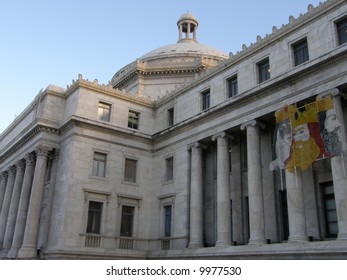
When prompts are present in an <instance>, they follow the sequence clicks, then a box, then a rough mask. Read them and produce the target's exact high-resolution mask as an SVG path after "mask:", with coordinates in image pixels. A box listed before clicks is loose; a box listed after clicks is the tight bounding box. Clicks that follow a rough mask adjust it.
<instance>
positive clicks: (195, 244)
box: [188, 242, 204, 249]
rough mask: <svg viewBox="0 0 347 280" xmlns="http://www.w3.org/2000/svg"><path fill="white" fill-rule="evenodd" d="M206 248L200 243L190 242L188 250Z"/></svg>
mask: <svg viewBox="0 0 347 280" xmlns="http://www.w3.org/2000/svg"><path fill="white" fill-rule="evenodd" d="M202 247H204V246H203V245H202V243H200V242H190V243H189V246H188V248H189V249H197V248H202Z"/></svg>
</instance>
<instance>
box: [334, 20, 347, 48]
mask: <svg viewBox="0 0 347 280" xmlns="http://www.w3.org/2000/svg"><path fill="white" fill-rule="evenodd" d="M336 29H337V37H338V41H339V45H342V44H344V43H346V42H347V18H344V19H342V20H340V21H338V22H336Z"/></svg>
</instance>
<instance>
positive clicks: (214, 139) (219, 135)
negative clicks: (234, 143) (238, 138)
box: [212, 131, 234, 141]
mask: <svg viewBox="0 0 347 280" xmlns="http://www.w3.org/2000/svg"><path fill="white" fill-rule="evenodd" d="M218 137H221V138H224V137H226V138H228V139H231V140H233V139H234V137H233V136H232V135H230V134H228V133H226V132H225V131H222V132H219V133H217V134H215V135H213V136H212V141H216V139H217V138H218Z"/></svg>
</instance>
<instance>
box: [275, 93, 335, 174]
mask: <svg viewBox="0 0 347 280" xmlns="http://www.w3.org/2000/svg"><path fill="white" fill-rule="evenodd" d="M275 117H276V133H275V139H274V154H275V155H274V157H275V160H274V161H272V162H271V164H270V170H274V169H275V168H280V169H285V168H287V169H288V170H289V171H290V172H293V171H294V169H295V168H300V169H301V170H302V171H304V170H306V169H307V168H308V167H309V166H311V164H312V163H313V162H314V161H315V160H317V159H320V158H325V157H333V156H339V155H341V151H342V150H341V147H342V145H341V142H340V140H339V137H338V125H337V121H336V111H335V107H334V102H333V98H332V97H331V96H327V97H325V98H317V99H316V101H315V102H313V103H310V104H307V105H305V106H303V107H301V108H297V106H296V104H293V105H290V106H286V107H284V108H283V109H281V110H278V111H276V113H275Z"/></svg>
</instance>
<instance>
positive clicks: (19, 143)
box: [0, 123, 60, 162]
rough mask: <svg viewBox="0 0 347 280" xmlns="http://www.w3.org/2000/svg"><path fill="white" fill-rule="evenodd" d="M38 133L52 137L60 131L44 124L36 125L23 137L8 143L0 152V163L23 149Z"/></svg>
mask: <svg viewBox="0 0 347 280" xmlns="http://www.w3.org/2000/svg"><path fill="white" fill-rule="evenodd" d="M40 133H50V134H54V135H59V134H60V130H59V129H57V128H55V127H50V126H47V125H44V124H39V123H36V125H34V126H33V127H32V128H31V129H29V130H28V132H26V133H25V134H24V136H21V135H19V136H20V137H19V138H18V137H17V138H16V139H14V140H13V141H11V142H10V143H8V144H7V145H6V146H5V147H4V148H3V149H2V151H0V162H1V161H3V160H4V158H6V157H8V156H9V155H11V154H14V153H15V152H16V151H17V150H19V149H20V148H21V147H23V146H24V145H25V144H26V143H28V142H29V141H30V140H32V139H33V138H34V137H35V136H37V135H38V134H40Z"/></svg>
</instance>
